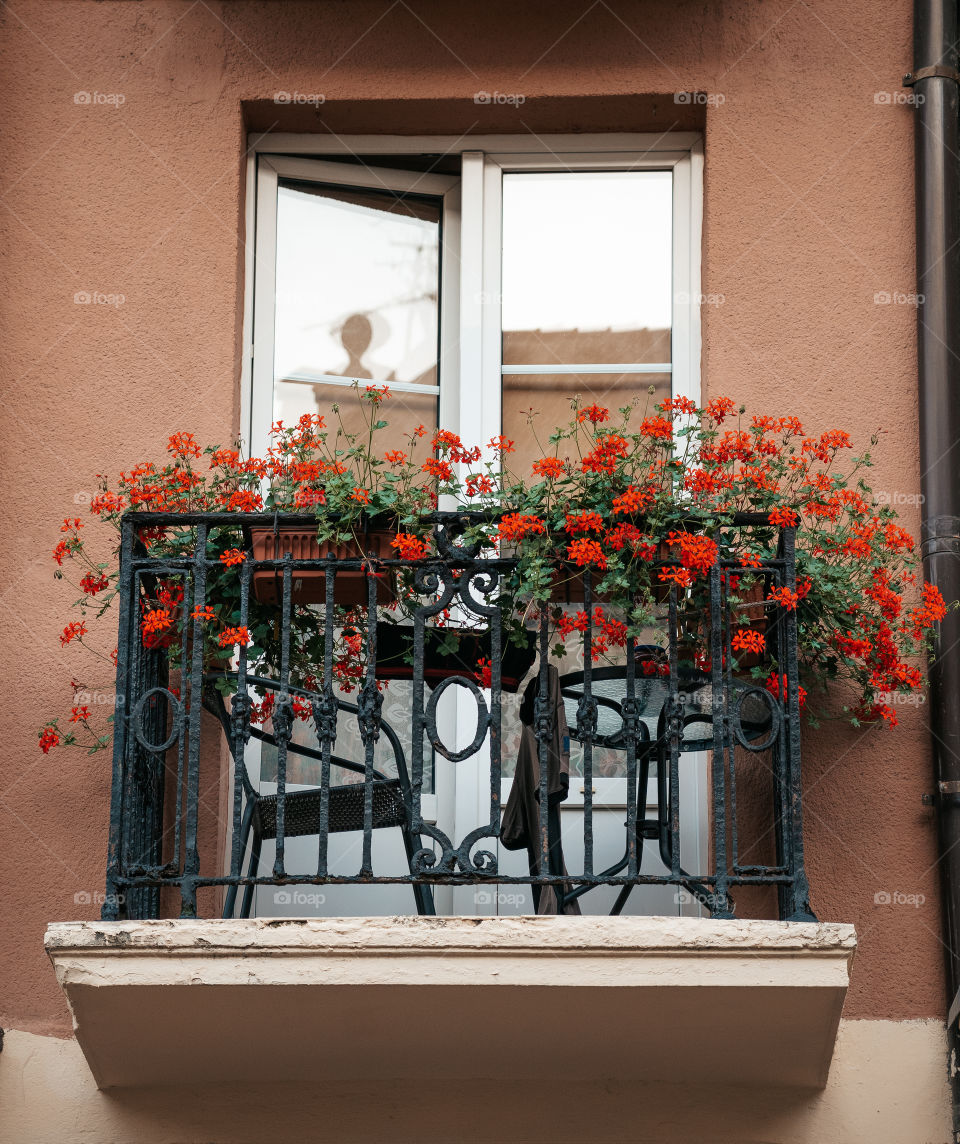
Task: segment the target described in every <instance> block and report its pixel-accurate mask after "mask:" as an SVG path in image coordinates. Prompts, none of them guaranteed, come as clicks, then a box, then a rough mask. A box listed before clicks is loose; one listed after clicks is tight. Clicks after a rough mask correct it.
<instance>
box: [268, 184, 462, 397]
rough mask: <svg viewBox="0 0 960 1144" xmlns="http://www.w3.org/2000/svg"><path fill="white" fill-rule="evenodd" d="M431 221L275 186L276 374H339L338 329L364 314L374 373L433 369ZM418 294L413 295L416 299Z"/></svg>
mask: <svg viewBox="0 0 960 1144" xmlns="http://www.w3.org/2000/svg"><path fill="white" fill-rule="evenodd" d="M438 242H439V227H438V226H437V224H436V223H432V222H425V221H423V220H421V219H415V218H409V217H405V216H403V215H393V214H387V213H386V212H384V211H377V210H372V209H370V208H368V207H360V206H355V205H353V204H351V203H344V202H339V201H336V200H333V199H324V198H320V197H318V196H316V195H312V194H305V193H304V192H302V191H297V190H294V189H292V188H289V187H280V189H279V192H278V202H277V291H276V296H277V302H276V356H275V363H274V365H275V370H276V375H277V377H283V376H284V375H286V374H289V373H291V372H295V371H298V370H311V371H313V372H318V373H342V372H344V371H345V370H346V368H347V362H348V356H347V354H346V351H345V350H344V348H343V346H342V344H341V342H340V334H339V327H340V325H341V324H342V323H343V321H344V320H345V319H346V318H348V317H349V316H350V315H351V314H366V315H367V317H369V318H370V320H371V323H372V324H373V342H372V344H371V346H370V348H369V350H368V351H367V352H366V353H365V354H364V355H363V362H364V364H365V365H366V366H367V368H368V370H369V371H370V373H371V374H372V375H373V376H374V377H375V378H383V379H387V378H389V377H390V376H391V374H395V379H396V380H399V381H413V380H415V379H416V378H417V377H418V376H419V375H420V374H422V373H424V372H425V371H426V370H428V369H430V368H431V367H432V366H435V365H436V357H437V306H436V301H435V300H430V299H428V298H424V297H423V296H424V295H425V294H433V295H435V294H436V291H437V265H438V259H437V250H438ZM418 298H419V300H417V299H418Z"/></svg>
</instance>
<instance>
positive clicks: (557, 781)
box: [500, 664, 580, 914]
mask: <svg viewBox="0 0 960 1144" xmlns="http://www.w3.org/2000/svg"><path fill="white" fill-rule="evenodd" d="M539 691H540V675H539V673H538V674H537V675H536V676H535V677H534V678H533V679H532V680H531V681H530V683H529V684H528V685H527V689H526V691H525V692H524V695H523V702H522V703H521V705H520V749H519V751H518V752H517V769H516V773H515V774H514V778H513V786H512V787H511V788H510V797H509V798H508V799H507V805H506V807H505V808H504V813H503V822H502V824H501V827H500V841H501V842H502V843H503V845H504V846H505V847H506V848H507V850H522V849H523V848H524V847H526V850H527V857H528V859H529V865H530V874H531V876H532V877H537V876H538V875H539V873H540V851H541V845H540V744H539V742H538V740H537V736H536V733H535V731H534V709H535V701H536V698H537V696H538V694H539ZM547 702H548V705H549V711H550V715H551V723H552V727H551V736H550V739H549V741H548V743H547V758H546V763H547V808H548V813H547V841H548V856H549V870H550V873H551V874H559V875H563V874H566V872H567V868H566V866H565V865H564V862H563V843H562V840H561V832H560V803H561V802H564V801H565V799H566V797H567V793H568V791H569V788H570V732H569V730H568V728H567V717H566V713H565V712H564V707H563V698H562V696H561V695H560V675H559V672H558V671H557V669H556V668H555V667H554V666H553V665H552V664H551V665H549V666H548V667H547ZM570 888H571V887H569V886H568V885H567V884H566V883H564V884H563V891H564V892H569V889H570ZM533 898H534V903H535V905H536V911H537V913H538V914H555V913H558V912H559V911H558V909H557V905H558V898H557V893H556V888H555V887H554V886H537V885H534V887H533ZM562 912H563V913H565V914H579V913H580V906H579V904H578V902H577V901H576V900H574V901H572V902H570V903H569V904H565V905H564V906H563V911H562Z"/></svg>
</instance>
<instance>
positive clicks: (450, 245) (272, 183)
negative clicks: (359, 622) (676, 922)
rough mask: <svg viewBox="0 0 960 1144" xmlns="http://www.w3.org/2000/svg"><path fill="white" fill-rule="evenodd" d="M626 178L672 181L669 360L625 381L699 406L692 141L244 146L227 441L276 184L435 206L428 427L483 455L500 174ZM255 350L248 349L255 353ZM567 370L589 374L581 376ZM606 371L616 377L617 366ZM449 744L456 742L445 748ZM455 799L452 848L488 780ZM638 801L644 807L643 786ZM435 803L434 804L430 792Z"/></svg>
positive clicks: (243, 424) (495, 417) (263, 435)
mask: <svg viewBox="0 0 960 1144" xmlns="http://www.w3.org/2000/svg"><path fill="white" fill-rule="evenodd" d="M453 152H459V153H460V154H461V157H462V168H461V174H460V177H459V179H456V178H454V177H447V176H440V175H434V174H422V173H420V172H415V171H414V172H403V171H398V170H396V169H390V171H389V180H388V182H387V181H385V175H386V169H377V168H376V166H375V161H376V156H378V155H384V156H389V155H418V154H441V155H443V154H450V153H453ZM357 156H363V157H364V160H365V161H369V160H373V162H367V163H358V164H351V165H350V167H349V168H345V167H344V166H343V165H342V164H336V163H332V162H331V163H330V165H329V166H326V165H325V164H324V160H335V159H336V158H337V157H340V158H341V159H342V158H347V157H349V158H354V159H355V158H356V157H357ZM627 170H634V171H642V170H669V171H671V172H672V175H673V184H672V185H673V212H672V217H673V245H672V315H671V318H672V322H671V355H670V357H671V362H670V365H669V367H668V368H664V367H663V365H661V366H659V367H658V368H656V369H651V368H650V367H649V366H647V367H646V368H643V367H639V366H638V367H637V368H636V369H635V370H634V371H633V372H637V373H641V372H656V373H660V374H662V373H664V372H669V373H670V374H671V388H672V392H673V395H674V396H685V397H689V398H691V400H693V401H694V402H696V403H697V404H699V403H700V400H701V379H700V357H701V326H700V298H701V256H700V250H701V237H702V225H703V143H702V139H701V137H700V136H699V135H698V134H696V133H689V132H680V133H675V134H662V135H657V136H655V135H646V134H609V135H556V136H542V137H541V136H533V135H492V136H461V137H453V136H449V137H447V136H389V135H365V136H347V137H343V136H336V135H296V134H282V133H281V134H275V135H271V134H266V135H257V136H251V137H250V138H249V140H248V151H247V182H246V212H245V225H246V242H245V267H246V275H245V295H244V302H245V304H244V325H243V338H244V353H243V365H242V370H241V386H240V399H241V408H240V432H241V435H242V437H243V438H244V440H245V441H247V442H250V448H251V452H252V453H253V454H254V455H257V454H258V452H262V451H263V450H264V449H265V447H266V445H267V443H268V439H267V433H268V430H269V427H270V424H271V422H272V419H273V418H272V400H273V385H274V340H273V325H274V300H273V295H274V287H275V271H276V200H277V179H278V177H290V178H299V179H307V180H315V179H317V178H318V176H320V177H323V176H324V175H325V176H326V177H327V178H328V179H330V180H331V181H344V175H345V174H349V182H350V183H351V184H353V185H356V186H369V187H371V188H382V187H384V186H386V185H388V183H389V186H391V187H392V188H395V189H399V190H404V189H407V190H410V191H411V192H412V191H419V192H421V193H427V194H443V195H445V196H447V198H446V199H445V211H444V235H443V244H444V249H443V254H442V263H441V276H442V281H444V280H445V281H446V282H450V281H451V277H452V271H453V263H454V261H455V260H456V261H458V262H459V271H458V276H459V289H458V290H455V291H454V290H450V289H449V287H448V288H447V289H446V290H445V292H444V293H443V297H442V299H441V338H440V357H441V361H440V363H439V364H440V368H439V370H438V380H439V382H440V410H439V422H440V424H441V426H442V427H444V428H448V429H451V430H453V431H455V432H460V433H461V434H463V435H465V437H469V439H470V442H471V443H474V442H475V443H478V444H480V445H481V447H484V446H485V444H486V442H487V441H489V440H490V438H491V437H494V436H496V435H497V434H499V433H500V432H501V413H502V372H503V364H502V355H501V348H502V330H501V308H500V297H501V280H500V275H501V235H502V187H503V181H502V177H503V175H504V174H505V173H513V172H532V171H544V172H548V171H554V172H556V171H562V172H566V171H627ZM453 183H458V184H459V203H458V204H457V205H458V206H459V211H458V212H457V211H456V210H449V209H447V205H448V204H449V202H450V199H449V196H450V193H451V191H452V184H453ZM255 345H256V347H258V349H259V352H258V353H257V355H256V356H255V354H254V347H255ZM569 369H570V371H571V372H578V373H585V374H586V373H589V372H590V371H589V370H584V368H583V366H579V367H577V366H571V367H569ZM558 371H559V369H558V367H557V366H556V365H552V366H551V369H550V372H551V373H556V372H558ZM616 371H617V372H618V373H621V372H626V371H625V370H623V368H622V367H620V366H618V367H617V370H616ZM511 372H515V370H511ZM530 372H532V371H530ZM464 698H469V697H464ZM459 707H460V704H459V703H458V718H457V724H458V734H457V740H458V742H457V746H458V747H459V746H465V745H466V744H467V743H468V742H469V740H470V739H471V737H472V733H473V724H472V723H471V721H470V719H469V718H467V717H465V718H462V719H461V718H459V715H460V712H459ZM461 735H462V737H463V740H464V741H463V743H460V742H459V739H460V738H461ZM480 755H482V752H481V753H480ZM473 767H475V770H476V774H475V775H471V776H468V775H467V774H466V773H465V772H467V771H469V770H470V769H472V768H473ZM681 769H682V770H683V772H684V776H683V782H682V786H683V787H684V788H686V789H685V791H684V792H683V797H684V800H685V801H686V804H687V805H691V804H694V805H697V806H698V807H700V808H701V814H700V815H699V816H698V818H699V819H700V822H699V829H697V826H696V825H694V827H693V829H692V830H690V831H689V834H688V836H687V838H686V839H685V845H684V850H685V854H686V855H687V859H688V862H689V865H691V866H692V868H693V869H694V870H698V869H700V868H701V862H700V859H701V857H702V856H704V855H705V853H706V850H705V847H706V845H707V839H706V833H705V827H706V815H705V810H706V803H705V797H706V790H705V787H706V782H705V778H704V776H705V756H701V755H697V756H690V757H689V758H688V760H686V766H685V767H684V768H681ZM440 781H441V778H440V776H439V775H438V782H440ZM611 781H612V780H611ZM617 782H619V780H617ZM442 785H444V786H445V785H446V784H445V783H444V784H442ZM581 785H582V784H577V786H576V790H575V791H572V792H571V801H570V806H569V807H568V809H570V810H575V809H578V808H579V807H580V806H581V805H582V794H581V793H580V786H581ZM603 785H607V784H603ZM456 790H457V792H458V793H457V798H456V804H457V808H456V814H455V818H454V824H455V837H457V838H459V837H461V836H462V835H463V834H465V833H466V832H467V831H469V830H471V829H473V827H474V826H475V825H476V806H477V805H480V806H483V805H484V804H485V799H486V798H487V797H488V790H489V773H488V772H486V771H485V769H484V768H483V767H482V766H481V758H480V756H477V757H476V758H474V759H471V760H466V761H465V762H462V763H460V764H458V767H457V784H456ZM474 790H475V791H476V794H474V793H473V792H474ZM438 793H439V792H438ZM597 793H598V795H599V796H600V797H599V798H598V799H596V800H595V805H597V806H598V807H603V806H606V807H608V808H612V807H614V806H617V807H619V805H620V796H618V797H617V798H616V799H613V800H609V799H608V798H605V797H604V795H605V794H606V791H604V792H600V791H598V792H597ZM475 799H478V800H479V802H477V801H475ZM650 799H655V792H654V791H653V789H652V787H651V790H650V792H649V795H648V800H650ZM687 800H689V801H687ZM440 802H441V803H444V802H446V798H445V797H444V796H443V794H441V797H440ZM461 804H462V806H461ZM641 813H642V809H641ZM461 818H462V821H461ZM689 859H692V862H690V861H689ZM461 912H462V911H461ZM466 912H469V910H468V911H466ZM680 912H681V913H685V914H687V913H693V914H699V913H701V912H702V911H701V910H700V908H699V906H698V904H697V903H695V902H693V903H690V904H688V905H684V906H681V910H680Z"/></svg>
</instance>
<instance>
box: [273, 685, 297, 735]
mask: <svg viewBox="0 0 960 1144" xmlns="http://www.w3.org/2000/svg"><path fill="white" fill-rule="evenodd" d="M273 733H274V735H275V736H276V739H277V742H278V743H287V742H289V741H290V736H291V735H292V734H293V700H292V699H291V698H290V695H289V693H288V692H286V691H281V692H280V693H279V694H278V695H277V701H276V703H275V704H274V708H273Z"/></svg>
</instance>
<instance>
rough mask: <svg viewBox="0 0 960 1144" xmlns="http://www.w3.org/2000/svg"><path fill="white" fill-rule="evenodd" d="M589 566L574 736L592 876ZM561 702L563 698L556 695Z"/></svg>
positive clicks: (586, 868) (586, 867)
mask: <svg viewBox="0 0 960 1144" xmlns="http://www.w3.org/2000/svg"><path fill="white" fill-rule="evenodd" d="M590 579H591V577H590V569H589V568H586V569H584V572H583V607H584V610H585V611H586V613H587V626H586V630H585V631H584V633H583V693H582V694H581V696H580V701H579V703H578V704H577V739H578V740H579V741H580V746H581V750H582V751H583V872H584V874H585V875H586V876H587V877H592V876H593V739H594V736H595V735H596V733H597V703H596V700H595V699H594V698H593V596H592V585H591V583H590ZM560 702H561V703H562V702H563V697H562V696H561V697H560Z"/></svg>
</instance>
